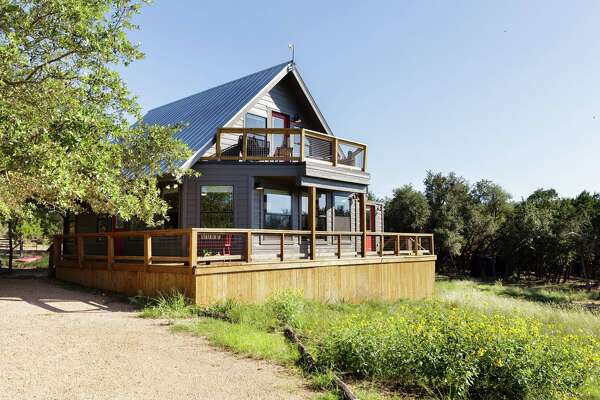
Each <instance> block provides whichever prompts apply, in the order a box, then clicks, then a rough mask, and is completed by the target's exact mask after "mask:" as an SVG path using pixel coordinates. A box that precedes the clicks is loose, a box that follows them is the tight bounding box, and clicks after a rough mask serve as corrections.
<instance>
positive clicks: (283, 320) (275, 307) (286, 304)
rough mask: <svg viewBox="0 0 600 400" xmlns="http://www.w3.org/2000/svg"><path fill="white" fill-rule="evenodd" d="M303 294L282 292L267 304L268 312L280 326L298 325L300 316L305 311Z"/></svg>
mask: <svg viewBox="0 0 600 400" xmlns="http://www.w3.org/2000/svg"><path fill="white" fill-rule="evenodd" d="M304 305H305V301H304V299H303V297H302V294H301V293H299V292H294V291H282V292H279V293H277V294H275V295H274V296H272V297H271V298H270V299H269V300H268V301H267V303H266V307H267V310H268V311H270V312H271V314H272V315H273V316H274V317H275V319H276V321H278V322H279V324H280V325H282V326H283V325H290V326H293V327H295V326H297V325H298V316H299V315H300V314H301V313H302V311H303V310H304Z"/></svg>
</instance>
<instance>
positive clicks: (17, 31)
mask: <svg viewBox="0 0 600 400" xmlns="http://www.w3.org/2000/svg"><path fill="white" fill-rule="evenodd" d="M141 6H142V3H140V2H136V1H129V0H0V217H2V218H6V217H7V216H8V217H10V216H11V215H19V214H20V213H22V212H24V211H25V210H27V209H28V207H30V205H31V204H33V205H35V206H40V207H44V208H45V209H47V210H50V211H54V212H59V213H62V214H64V213H66V212H81V211H82V210H84V209H88V208H89V209H91V211H94V212H97V213H110V214H118V215H120V216H121V217H123V218H124V219H130V218H132V217H134V216H135V217H138V218H139V219H141V220H143V221H144V222H146V223H148V224H150V225H152V224H154V223H156V222H157V221H158V220H160V219H161V218H162V216H163V215H165V212H166V209H167V204H166V203H165V202H164V201H163V200H162V199H161V198H160V193H159V191H158V189H157V185H156V180H157V177H158V176H161V175H162V176H164V175H168V176H172V177H174V178H176V179H179V178H181V176H182V174H183V173H184V171H182V170H181V169H180V168H179V165H180V164H181V161H182V160H184V159H186V158H188V157H189V156H190V151H189V149H188V148H187V147H186V146H185V145H184V144H183V143H182V142H180V141H178V140H176V139H174V137H173V134H174V132H175V131H176V129H177V128H178V127H163V126H146V125H144V124H143V123H137V124H134V125H132V124H131V121H140V119H141V118H140V109H139V106H138V105H137V103H136V99H135V97H134V96H132V94H131V93H130V92H129V91H128V89H127V87H126V85H125V83H124V82H123V80H122V79H121V77H120V76H119V74H118V73H117V72H116V71H115V67H116V66H118V65H128V64H129V63H131V62H133V61H135V60H138V59H140V58H142V56H143V54H142V52H141V51H140V49H139V48H138V46H137V45H134V44H133V43H131V41H130V40H129V39H128V37H127V32H128V31H129V30H131V29H135V28H136V26H135V25H134V24H133V23H132V17H133V16H134V15H135V14H136V13H138V12H139V11H140V7H141Z"/></svg>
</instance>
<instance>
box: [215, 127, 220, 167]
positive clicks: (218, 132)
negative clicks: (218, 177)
mask: <svg viewBox="0 0 600 400" xmlns="http://www.w3.org/2000/svg"><path fill="white" fill-rule="evenodd" d="M215 152H216V155H217V160H221V131H220V130H218V131H217V142H216V143H215Z"/></svg>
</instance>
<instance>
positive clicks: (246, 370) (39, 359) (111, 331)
mask: <svg viewBox="0 0 600 400" xmlns="http://www.w3.org/2000/svg"><path fill="white" fill-rule="evenodd" d="M135 315H136V314H135V312H133V311H132V309H131V308H130V306H128V305H127V304H124V303H120V302H115V301H112V302H111V300H110V299H109V298H107V297H102V296H99V295H93V294H88V293H84V292H81V291H73V290H67V289H65V288H62V287H60V286H57V285H54V284H52V283H49V282H47V281H45V280H39V279H27V280H24V279H0V399H2V400H4V399H11V400H14V399H44V400H45V399H82V400H83V399H85V400H88V399H93V400H96V399H111V400H113V399H117V400H122V399H144V400H151V399H161V400H163V399H165V400H166V399H307V398H311V397H312V395H313V394H312V393H311V392H309V391H308V390H307V389H306V388H304V387H303V382H302V381H301V379H300V378H298V377H295V376H291V375H289V374H288V373H286V371H285V369H283V368H281V367H277V366H274V365H272V364H269V363H265V362H259V361H254V360H249V359H244V358H239V357H236V356H234V355H231V354H229V353H226V352H221V351H218V350H215V349H212V348H211V347H209V346H208V344H207V342H206V341H204V340H202V339H200V338H197V337H191V336H186V335H173V334H171V333H170V332H169V331H168V328H167V327H165V326H162V325H160V322H158V321H151V320H143V319H140V318H136V316H135Z"/></svg>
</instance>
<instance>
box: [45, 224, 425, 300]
mask: <svg viewBox="0 0 600 400" xmlns="http://www.w3.org/2000/svg"><path fill="white" fill-rule="evenodd" d="M313 235H314V236H313ZM168 236H176V237H180V238H181V239H182V240H180V242H177V243H176V244H174V246H175V247H178V250H179V254H178V255H175V256H155V255H153V243H152V238H162V237H168ZM232 236H234V237H236V238H239V240H238V241H237V244H238V246H237V248H236V249H234V251H232V252H231V253H230V254H217V255H214V254H212V255H208V256H204V255H199V254H198V248H199V247H200V246H202V244H201V243H202V241H203V240H205V239H203V238H205V237H210V238H211V239H210V240H211V241H217V242H218V241H219V240H221V239H218V238H226V239H223V240H226V241H227V240H228V241H229V243H231V242H232V239H231V237H232ZM263 236H269V237H278V238H279V245H275V246H274V247H273V243H271V246H272V247H273V248H275V249H276V250H275V251H274V252H273V254H270V253H269V254H268V255H270V256H272V257H271V258H270V259H268V260H260V259H254V260H253V258H254V257H253V254H252V253H253V251H256V249H257V248H260V246H261V245H258V246H257V245H256V241H257V240H259V239H260V238H261V237H263ZM125 237H137V238H141V240H143V246H142V247H143V255H142V254H139V255H123V254H119V251H120V252H122V251H123V243H121V242H119V241H121V239H122V238H125ZM314 237H326V238H330V240H331V245H329V246H328V248H333V249H337V251H335V252H334V253H327V255H325V256H322V255H320V254H319V253H318V251H317V250H318V246H313V245H312V244H311V243H309V242H310V240H311V239H312V238H314ZM365 237H366V238H369V237H375V238H377V240H379V242H378V243H379V245H378V246H379V247H378V249H377V252H367V251H366V246H364V245H363V243H364V238H365ZM99 238H101V239H99ZM214 238H217V239H214ZM288 238H295V239H294V240H289V239H288ZM242 239H243V240H242ZM353 239H354V241H353ZM97 240H102V241H103V242H102V243H104V242H105V243H106V244H105V248H106V251H105V253H106V254H101V255H98V254H88V253H87V252H86V242H87V243H92V242H95V241H97ZM286 240H288V241H286ZM344 240H345V242H344ZM69 241H70V245H68V243H69ZM242 241H243V243H242ZM116 242H118V243H120V244H119V246H115V243H116ZM402 243H404V244H405V246H404V247H403V246H401V244H402ZM342 244H343V245H344V246H350V247H351V248H352V247H359V250H358V251H356V252H351V253H342ZM302 246H304V247H306V249H310V250H308V252H309V254H306V253H301V252H296V253H293V254H290V255H289V256H288V253H286V251H288V248H290V247H293V248H296V249H298V248H299V247H302ZM407 246H408V248H407ZM116 247H119V250H118V251H117V254H115V250H116ZM68 248H70V250H71V251H67V254H65V251H64V250H67V249H68ZM229 251H231V249H230V250H229ZM263 252H264V250H263ZM238 253H240V254H238ZM299 255H300V257H303V258H293V257H296V256H299ZM53 260H54V263H55V266H56V275H57V277H58V279H62V280H65V281H69V282H74V283H78V284H81V285H84V286H89V287H94V288H100V289H105V290H110V291H115V292H120V293H124V294H127V295H155V294H157V293H166V292H168V291H170V290H172V289H176V290H180V291H183V292H184V293H185V294H186V295H187V296H188V297H190V298H191V299H193V300H195V302H196V303H198V304H206V303H212V302H214V301H218V300H224V299H226V298H236V299H239V300H242V301H250V302H255V301H262V300H265V299H267V298H268V297H269V296H270V295H271V294H273V293H274V292H277V291H279V290H284V289H294V290H300V291H301V292H303V293H304V295H305V296H306V297H308V298H314V299H319V300H323V301H336V300H345V301H362V300H395V299H398V298H423V297H429V296H431V294H432V291H433V282H434V274H435V260H436V257H435V255H434V254H433V237H432V235H430V234H414V233H402V234H399V233H388V232H385V233H384V232H374V233H371V232H366V233H365V232H315V231H276V230H252V229H196V228H189V229H175V230H155V231H131V232H106V233H80V234H77V235H59V236H56V237H55V239H54V253H53Z"/></svg>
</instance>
